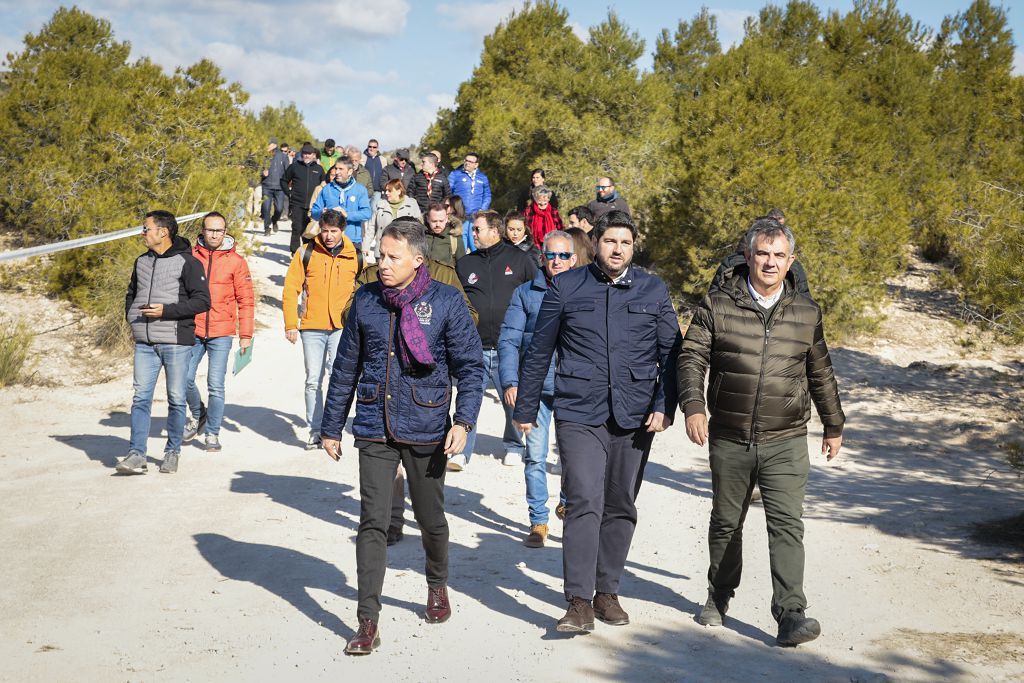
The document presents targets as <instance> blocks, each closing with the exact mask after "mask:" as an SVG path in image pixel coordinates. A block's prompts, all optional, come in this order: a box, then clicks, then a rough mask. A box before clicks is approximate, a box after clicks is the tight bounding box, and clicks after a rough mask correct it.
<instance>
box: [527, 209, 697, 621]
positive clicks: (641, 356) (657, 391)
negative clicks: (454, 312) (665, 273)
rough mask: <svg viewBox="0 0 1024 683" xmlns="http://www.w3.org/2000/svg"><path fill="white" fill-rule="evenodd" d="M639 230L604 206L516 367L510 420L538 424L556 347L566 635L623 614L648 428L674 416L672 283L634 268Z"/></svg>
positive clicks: (547, 298) (549, 296)
mask: <svg viewBox="0 0 1024 683" xmlns="http://www.w3.org/2000/svg"><path fill="white" fill-rule="evenodd" d="M636 234H637V229H636V226H635V225H634V224H633V221H632V219H631V218H630V217H629V214H627V213H625V212H623V211H610V212H608V213H606V214H605V215H604V216H602V217H601V219H599V220H598V222H597V226H596V227H595V228H594V241H595V244H596V248H597V253H596V255H595V260H594V263H591V264H590V265H589V266H587V267H585V268H577V269H574V270H569V271H567V272H565V273H562V274H561V275H559V276H558V277H556V278H554V279H553V280H552V281H551V284H549V285H548V291H547V293H546V294H545V295H544V301H543V302H542V303H541V307H540V313H539V314H538V316H537V324H536V327H535V329H534V333H533V341H532V342H531V344H530V349H529V351H527V353H526V357H525V358H524V359H523V362H522V366H521V369H520V371H519V390H518V396H517V398H516V407H515V413H514V416H513V419H514V420H515V425H516V427H518V428H519V429H521V430H523V431H524V432H526V433H527V438H529V432H530V430H531V429H532V428H533V427H535V426H536V424H535V423H536V421H537V415H538V407H539V404H540V400H541V396H542V394H543V388H544V380H545V376H546V375H547V373H548V369H549V367H550V363H551V357H552V354H553V353H554V352H555V351H556V350H557V352H558V366H557V368H556V372H555V386H554V393H555V398H554V412H555V429H556V432H555V434H556V438H557V439H558V452H559V455H560V456H561V459H562V491H563V493H564V494H565V496H566V503H565V505H566V516H565V526H564V530H563V533H562V536H563V540H562V562H563V566H564V572H565V588H564V590H565V599H566V601H567V602H568V603H569V608H568V610H567V611H566V613H565V616H564V617H562V618H561V619H559V620H558V624H557V629H558V630H559V631H562V632H565V633H588V632H590V631H593V630H594V618H595V617H596V618H598V619H601V620H602V621H604V622H605V623H608V624H612V625H624V624H628V623H629V615H628V614H627V613H626V611H625V610H624V609H623V608H622V606H621V605H620V604H619V598H618V592H619V582H620V579H621V577H622V573H623V570H624V568H625V565H626V557H627V555H628V554H629V546H630V543H631V542H632V540H633V532H634V530H635V529H636V520H637V510H636V497H637V494H638V493H639V491H640V484H641V482H642V481H643V475H644V466H645V465H646V463H647V457H648V454H649V453H650V450H651V443H652V440H653V438H654V434H655V433H657V432H660V431H663V430H665V429H666V428H667V427H669V426H670V425H671V424H672V415H673V413H674V412H675V403H676V397H675V389H676V382H675V367H676V354H677V353H678V348H679V338H680V334H679V322H678V320H677V319H676V312H675V309H674V308H673V306H672V299H671V297H670V296H669V293H668V288H667V287H666V286H665V283H664V282H662V281H661V280H660V279H659V278H658V277H656V276H654V275H651V274H650V273H647V272H645V271H643V270H641V269H639V268H636V267H635V266H633V265H632V261H633V245H634V243H635V240H636Z"/></svg>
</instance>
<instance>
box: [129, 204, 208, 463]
mask: <svg viewBox="0 0 1024 683" xmlns="http://www.w3.org/2000/svg"><path fill="white" fill-rule="evenodd" d="M142 242H143V244H145V245H146V247H148V249H149V250H148V251H147V252H146V253H145V254H143V255H142V256H140V257H138V258H137V259H135V267H134V268H133V269H132V278H131V280H130V281H129V283H128V293H127V294H126V295H125V298H124V314H125V318H126V319H127V321H128V323H129V325H131V328H132V337H133V338H134V339H135V396H134V398H133V399H132V418H131V424H132V432H131V441H130V443H129V445H128V455H127V456H125V457H124V458H123V459H122V460H121V461H120V462H118V463H117V471H118V472H120V473H122V474H145V473H146V442H147V440H148V439H149V427H150V415H151V412H152V409H153V391H154V390H155V388H156V380H157V378H158V377H159V376H160V369H161V368H163V370H164V374H165V376H166V377H165V378H166V381H167V445H166V446H164V460H163V462H162V463H161V465H160V471H161V472H164V473H174V472H177V471H178V458H179V457H180V455H181V437H182V433H183V431H184V429H185V387H186V384H187V380H188V366H189V360H190V359H191V356H192V346H193V344H195V341H196V335H195V329H196V323H195V317H196V316H197V315H199V314H200V313H203V312H204V311H207V310H209V309H210V288H209V287H208V286H207V283H206V275H205V273H204V272H203V267H202V265H200V263H199V261H197V260H196V258H195V256H193V255H192V250H191V248H190V247H189V243H188V240H186V239H185V238H184V237H181V236H180V235H179V234H178V222H177V220H175V218H174V214H172V213H170V212H168V211H150V212H149V213H147V214H146V218H145V221H144V222H143V227H142Z"/></svg>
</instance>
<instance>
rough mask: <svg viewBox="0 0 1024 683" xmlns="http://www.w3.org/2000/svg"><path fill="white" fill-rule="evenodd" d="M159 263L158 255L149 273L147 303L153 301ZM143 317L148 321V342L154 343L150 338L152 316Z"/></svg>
mask: <svg viewBox="0 0 1024 683" xmlns="http://www.w3.org/2000/svg"><path fill="white" fill-rule="evenodd" d="M157 263H159V261H157V259H156V257H154V258H153V270H152V271H151V272H150V273H149V292H148V293H147V294H146V305H147V306H148V305H149V304H151V303H153V281H154V280H156V265H157ZM142 319H143V320H145V321H146V343H147V344H152V343H153V342H152V341H151V340H150V338H149V321H150V320H151V318H150V317H149V316H147V315H144V316H142Z"/></svg>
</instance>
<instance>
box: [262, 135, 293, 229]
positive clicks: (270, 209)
mask: <svg viewBox="0 0 1024 683" xmlns="http://www.w3.org/2000/svg"><path fill="white" fill-rule="evenodd" d="M267 154H270V155H271V156H270V161H269V162H268V164H267V168H264V169H263V178H262V180H261V181H260V188H261V189H262V191H263V202H262V204H261V205H260V214H261V216H262V218H263V234H264V235H270V233H271V230H273V232H277V221H278V220H279V219H280V218H281V215H282V212H283V211H284V190H282V189H281V178H282V177H284V172H285V171H287V170H288V166H289V164H291V160H290V159H289V158H288V155H287V154H285V153H284V152H283V151H282V150H280V149H278V148H277V138H270V143H269V144H268V145H267ZM285 215H287V214H285Z"/></svg>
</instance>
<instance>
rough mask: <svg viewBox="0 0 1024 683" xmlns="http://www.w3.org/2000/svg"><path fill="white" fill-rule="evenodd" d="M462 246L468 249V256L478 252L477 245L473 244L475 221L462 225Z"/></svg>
mask: <svg viewBox="0 0 1024 683" xmlns="http://www.w3.org/2000/svg"><path fill="white" fill-rule="evenodd" d="M462 244H463V246H465V247H466V253H467V254H468V253H469V252H471V251H476V244H475V243H474V242H473V221H466V222H465V223H463V224H462Z"/></svg>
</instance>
